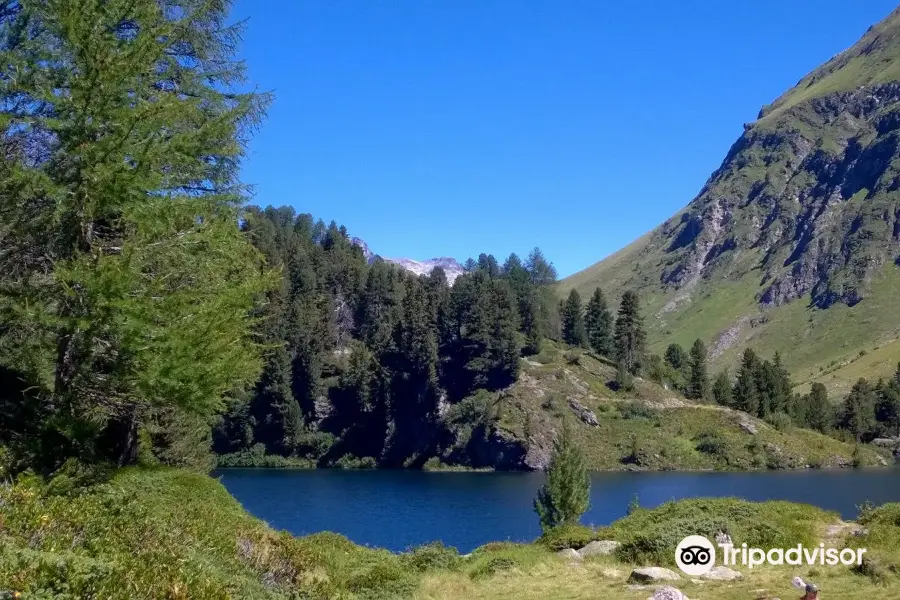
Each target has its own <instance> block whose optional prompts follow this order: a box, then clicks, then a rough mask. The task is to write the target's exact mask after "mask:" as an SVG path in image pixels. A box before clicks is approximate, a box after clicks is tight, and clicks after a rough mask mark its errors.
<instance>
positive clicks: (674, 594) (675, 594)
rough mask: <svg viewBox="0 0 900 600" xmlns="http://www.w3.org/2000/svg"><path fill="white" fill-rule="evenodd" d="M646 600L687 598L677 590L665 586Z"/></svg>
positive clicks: (679, 599)
mask: <svg viewBox="0 0 900 600" xmlns="http://www.w3.org/2000/svg"><path fill="white" fill-rule="evenodd" d="M647 600H688V597H687V596H685V595H684V592H682V591H681V590H679V589H678V588H673V587H672V586H670V585H665V586H663V587H661V588H659V589H657V590H656V591H655V592H653V595H652V596H650V597H649V598H647Z"/></svg>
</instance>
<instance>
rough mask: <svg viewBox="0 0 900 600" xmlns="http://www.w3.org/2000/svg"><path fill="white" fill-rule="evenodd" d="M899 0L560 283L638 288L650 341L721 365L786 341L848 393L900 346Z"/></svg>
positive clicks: (792, 360) (786, 347)
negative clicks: (658, 208) (636, 234)
mask: <svg viewBox="0 0 900 600" xmlns="http://www.w3.org/2000/svg"><path fill="white" fill-rule="evenodd" d="M898 79H900V10H898V11H894V12H893V13H891V14H890V15H889V16H888V17H887V18H886V19H885V20H884V21H882V22H881V23H879V24H878V25H876V26H874V27H872V28H871V29H870V30H869V31H868V32H867V33H866V34H865V36H864V37H863V38H862V39H861V40H860V41H859V42H858V43H856V44H855V45H854V46H852V47H851V48H849V49H847V50H846V51H845V52H843V53H841V54H839V55H838V56H836V57H834V58H833V59H831V60H830V61H828V62H827V63H825V64H824V65H823V66H821V67H819V68H818V69H816V70H815V71H813V72H812V73H810V74H809V75H807V76H806V77H804V78H803V79H801V80H800V82H799V83H798V84H797V86H795V87H794V88H793V89H791V90H789V91H788V92H786V93H785V94H784V95H782V96H781V97H780V98H778V99H776V100H775V101H774V102H773V103H772V104H771V105H769V106H766V107H764V108H763V109H762V110H761V111H760V115H759V118H758V120H757V121H756V122H755V123H752V124H747V125H745V130H744V133H743V135H741V137H740V138H739V139H738V140H737V141H736V142H735V144H734V145H733V146H732V147H731V149H730V150H729V151H728V153H727V155H726V157H725V159H724V161H723V162H722V165H721V166H720V167H719V168H718V169H717V170H716V171H715V172H714V173H713V174H712V176H711V177H710V179H709V181H707V183H706V185H705V186H704V187H703V189H702V190H701V192H700V194H699V195H698V196H697V197H696V198H695V199H694V200H693V201H691V203H690V204H688V206H686V207H685V208H684V209H683V210H682V211H680V212H679V213H677V214H676V215H674V216H673V217H672V218H670V219H668V220H667V221H666V222H665V223H663V224H662V225H660V226H659V227H657V228H656V229H654V230H653V231H651V232H649V233H648V234H646V235H644V236H643V237H641V238H639V239H638V240H636V241H635V242H633V243H632V244H630V245H629V246H627V247H626V248H624V249H622V250H620V251H619V252H617V253H615V254H613V255H611V256H609V257H608V258H606V259H605V260H603V261H601V262H599V263H597V264H595V265H592V266H591V267H588V268H587V269H585V270H583V271H581V272H579V273H576V274H575V275H572V276H571V277H569V278H567V279H565V280H564V281H562V282H561V283H560V286H559V291H560V293H562V294H565V293H567V292H568V290H569V289H571V288H575V289H578V290H579V292H581V293H582V295H583V296H584V295H586V294H589V293H590V292H591V291H592V290H593V288H594V287H596V286H598V285H599V286H600V287H602V288H603V289H604V290H605V291H607V292H608V293H609V294H610V295H612V296H613V297H614V298H616V297H618V296H619V295H621V293H622V291H623V290H624V289H627V288H632V289H635V290H637V291H638V292H639V293H640V294H641V297H642V299H643V300H644V302H645V306H644V309H645V314H646V315H647V316H648V327H649V329H650V341H651V348H652V349H653V350H654V351H657V352H659V351H661V350H662V349H664V348H665V346H666V345H667V344H668V343H670V342H673V341H674V342H679V343H681V344H683V345H687V344H689V343H690V342H691V341H693V339H695V338H697V337H700V338H703V339H704V340H706V341H707V342H708V344H709V347H710V349H711V355H712V359H713V361H714V362H715V363H717V364H718V365H719V366H730V365H733V364H734V363H735V362H736V358H737V356H738V354H739V352H740V351H741V350H742V349H743V348H744V347H745V346H748V345H749V346H751V347H754V348H756V349H758V350H759V351H760V352H762V353H763V354H765V355H771V354H772V353H774V351H776V350H779V351H781V353H782V355H783V357H784V359H785V363H786V365H787V366H788V367H789V368H790V369H791V370H792V371H793V372H794V373H795V374H796V375H797V378H798V380H799V381H800V383H802V384H808V383H810V382H812V381H822V382H824V383H826V385H828V386H829V387H831V388H832V389H833V390H834V391H836V392H843V391H846V389H847V387H848V385H849V384H851V383H852V382H851V381H850V378H851V377H856V376H859V375H864V376H869V377H873V376H880V375H888V374H890V373H891V372H893V370H894V368H895V367H896V357H897V355H898V354H900V352H896V351H882V352H878V353H877V356H878V360H877V361H876V360H871V359H870V360H868V361H865V362H864V363H861V364H858V365H856V367H855V368H851V369H847V368H845V367H847V366H849V365H850V363H851V362H853V361H854V359H855V358H858V357H859V356H860V353H863V356H865V355H867V354H868V355H872V354H874V353H875V351H877V350H880V349H881V348H883V347H887V346H890V345H891V343H892V342H893V341H894V340H897V339H898V337H900V322H898V321H897V319H896V315H897V314H900V312H898V311H900V268H898V266H897V265H898V257H900V192H898V188H900V149H898V147H900V82H898V81H897V80H898Z"/></svg>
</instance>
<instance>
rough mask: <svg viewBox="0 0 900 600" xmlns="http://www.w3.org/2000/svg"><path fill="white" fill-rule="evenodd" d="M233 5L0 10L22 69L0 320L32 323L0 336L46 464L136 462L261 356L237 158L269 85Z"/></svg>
mask: <svg viewBox="0 0 900 600" xmlns="http://www.w3.org/2000/svg"><path fill="white" fill-rule="evenodd" d="M227 12H228V3H227V2H214V3H208V2H201V1H199V0H185V1H183V2H176V3H174V4H172V5H171V6H167V7H165V8H164V7H162V6H161V5H159V4H156V3H134V2H128V1H126V0H117V1H114V2H109V3H102V4H98V3H93V2H82V1H75V2H65V3H43V4H20V3H16V4H14V5H11V6H9V7H8V10H4V11H3V14H2V16H0V51H2V53H3V57H4V58H3V61H4V64H5V65H6V67H7V68H8V69H12V70H11V71H9V72H16V73H19V76H17V77H15V78H4V79H2V81H0V97H2V98H3V102H2V104H3V107H4V108H3V112H2V121H3V123H4V134H3V136H4V140H3V143H4V149H5V150H4V153H5V155H4V160H3V161H2V163H0V221H2V222H3V223H4V225H3V234H2V237H3V243H4V252H3V253H2V258H0V272H2V273H3V277H2V281H0V285H2V288H3V293H2V294H0V295H2V297H3V300H2V302H0V323H2V328H3V329H4V331H5V332H7V334H6V336H8V337H7V339H8V340H17V339H21V340H23V341H24V343H21V344H19V343H15V342H13V343H12V344H10V345H8V346H6V347H5V348H4V351H3V352H2V353H0V354H2V356H3V362H4V363H5V365H6V366H8V367H10V368H13V369H16V370H18V371H19V372H21V373H22V374H23V375H25V376H26V378H27V381H28V384H29V389H30V390H31V394H33V395H34V397H35V408H36V410H37V411H38V412H39V413H40V415H39V418H38V419H37V421H38V422H39V423H40V424H41V425H40V431H39V432H38V435H39V437H40V438H43V439H47V440H48V441H49V439H51V438H54V441H53V443H52V447H53V448H54V452H53V455H52V456H46V455H45V456H42V457H39V458H40V459H41V460H44V461H45V462H46V463H49V464H48V465H47V466H48V467H49V468H52V466H54V464H55V463H56V464H58V462H59V461H61V460H64V459H65V458H66V457H67V456H72V455H77V456H81V457H83V458H86V459H90V460H112V461H115V462H117V463H119V464H130V463H134V462H135V461H136V460H137V440H138V433H137V432H138V430H139V429H140V428H141V427H142V426H144V425H147V424H152V422H153V421H154V419H156V417H157V416H158V415H160V414H165V415H166V417H167V418H168V419H171V420H172V421H173V422H180V419H181V415H187V417H185V418H191V417H197V418H200V419H205V420H207V421H208V420H210V419H211V418H212V416H213V415H215V414H216V413H217V412H220V411H221V410H222V408H223V398H224V397H225V396H226V394H230V393H234V392H236V391H238V390H240V389H241V388H243V387H245V386H246V385H248V384H252V382H253V381H254V380H255V379H256V377H257V375H258V373H259V368H260V361H259V354H260V348H259V346H258V344H257V339H256V338H255V337H254V335H253V330H252V326H253V320H252V318H251V311H252V309H253V307H254V304H255V302H256V301H257V300H258V299H259V298H260V296H261V294H263V293H264V292H265V291H266V289H268V287H269V286H270V283H271V278H270V277H269V276H268V275H267V274H266V272H265V270H264V269H263V266H262V261H261V257H260V255H259V253H258V252H257V251H256V250H255V249H254V248H253V246H252V245H251V244H249V243H248V241H247V239H246V237H245V236H244V235H242V234H241V232H240V230H239V227H238V220H239V217H240V213H239V210H238V207H239V206H240V204H241V202H242V200H243V197H244V190H243V189H242V187H241V186H240V185H239V184H238V183H237V174H238V169H239V165H240V159H241V155H242V153H243V149H244V142H245V141H246V139H247V137H248V135H249V133H250V132H251V131H252V129H253V127H254V126H255V125H256V123H257V122H258V120H259V118H260V116H261V114H262V112H263V109H264V108H265V105H266V103H267V101H268V97H266V96H261V95H257V94H253V93H242V92H240V91H239V90H238V88H239V87H243V86H240V85H239V84H240V82H241V79H242V74H243V65H242V64H241V63H240V62H238V61H236V60H235V58H234V47H235V45H234V43H233V40H234V39H235V38H236V36H238V35H239V30H240V28H239V27H237V26H231V25H228V24H227V23H226V22H225V20H226V16H227ZM206 427H207V428H208V423H207V425H206ZM4 429H5V428H4ZM0 433H2V436H3V437H15V434H13V433H10V432H8V431H3V432H0ZM168 443H169V444H170V445H171V443H172V440H169V441H168ZM166 460H167V461H168V462H175V461H177V460H178V457H177V456H169V457H166Z"/></svg>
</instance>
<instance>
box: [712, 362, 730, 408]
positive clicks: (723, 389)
mask: <svg viewBox="0 0 900 600" xmlns="http://www.w3.org/2000/svg"><path fill="white" fill-rule="evenodd" d="M712 396H713V400H715V402H716V404H718V405H719V406H727V407H732V406H734V394H733V391H732V389H731V379H730V378H729V377H728V372H727V371H721V372H720V373H719V374H718V375H716V379H715V381H714V382H713V387H712Z"/></svg>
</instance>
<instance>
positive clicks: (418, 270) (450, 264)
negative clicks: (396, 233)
mask: <svg viewBox="0 0 900 600" xmlns="http://www.w3.org/2000/svg"><path fill="white" fill-rule="evenodd" d="M384 260H386V261H387V262H390V263H394V264H395V265H398V266H400V267H403V268H404V269H406V270H407V271H409V272H411V273H415V274H416V275H428V274H429V273H431V272H432V271H433V270H434V268H435V267H441V268H442V269H444V274H445V275H446V276H447V283H449V284H450V285H453V282H454V281H456V278H457V277H459V276H460V275H462V274H463V273H464V270H463V268H462V265H460V264H459V261H457V260H456V259H455V258H451V257H449V256H442V257H440V258H430V259H428V260H413V259H411V258H386V259H384Z"/></svg>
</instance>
